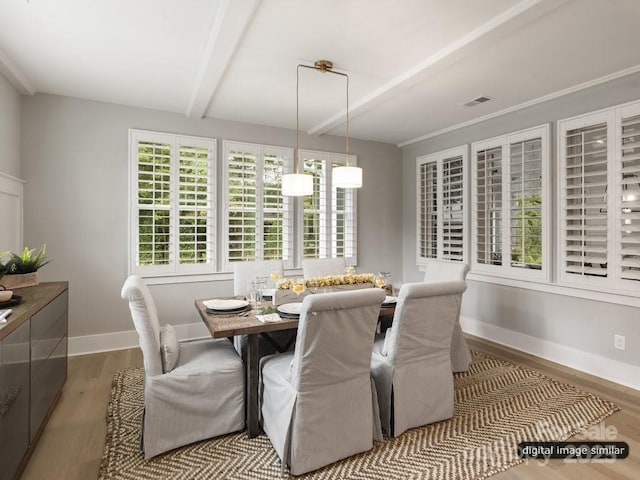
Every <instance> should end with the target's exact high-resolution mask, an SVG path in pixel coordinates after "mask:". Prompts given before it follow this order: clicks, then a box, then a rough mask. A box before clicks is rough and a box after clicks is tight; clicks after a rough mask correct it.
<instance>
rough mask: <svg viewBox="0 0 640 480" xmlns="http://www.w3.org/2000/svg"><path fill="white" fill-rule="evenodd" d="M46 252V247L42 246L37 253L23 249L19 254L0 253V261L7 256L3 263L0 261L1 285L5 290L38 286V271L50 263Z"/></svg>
mask: <svg viewBox="0 0 640 480" xmlns="http://www.w3.org/2000/svg"><path fill="white" fill-rule="evenodd" d="M46 251H47V246H46V245H43V246H42V248H40V250H38V251H37V252H36V249H35V248H33V249H29V247H24V250H23V251H22V253H21V254H17V253H14V252H2V253H0V259H2V258H5V257H7V255H8V256H9V257H8V259H7V260H5V261H4V263H3V262H2V261H0V278H1V281H2V285H3V286H4V287H6V288H7V289H12V288H21V287H31V286H33V285H38V284H39V283H40V278H39V275H38V269H40V268H41V267H43V266H44V265H46V264H47V263H49V262H50V260H47V255H46ZM3 275H4V276H3Z"/></svg>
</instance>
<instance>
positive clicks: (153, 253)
mask: <svg viewBox="0 0 640 480" xmlns="http://www.w3.org/2000/svg"><path fill="white" fill-rule="evenodd" d="M129 144H130V155H129V164H130V167H129V168H130V187H129V188H130V202H129V203H130V240H129V244H130V248H129V249H130V259H129V271H130V273H132V274H138V275H141V276H144V277H165V276H167V277H171V276H174V277H176V279H177V277H178V276H183V275H191V274H213V273H216V272H229V271H232V270H233V263H234V262H243V261H253V260H274V259H281V260H283V262H284V266H285V268H288V269H291V268H295V267H296V266H298V265H299V264H300V260H301V259H302V258H327V257H344V258H345V259H346V261H348V262H349V263H356V262H357V255H356V237H357V222H356V192H355V191H354V190H353V189H342V188H336V187H334V186H333V185H332V184H331V172H332V169H333V167H335V166H339V165H344V163H345V160H346V159H345V156H344V155H341V154H336V153H327V152H314V151H301V155H302V156H303V161H304V169H305V172H307V173H308V174H311V175H313V177H314V194H313V195H310V196H305V197H303V199H301V200H300V201H299V202H300V203H298V204H296V203H294V198H293V197H284V196H283V195H282V175H283V174H284V173H289V172H291V171H292V169H293V149H292V148H285V147H275V146H268V145H256V144H252V143H244V142H233V141H224V142H223V147H222V151H223V155H224V162H223V164H222V166H221V171H222V176H221V185H222V186H221V187H220V188H221V194H220V196H221V199H222V201H221V205H222V207H221V208H222V210H221V215H222V216H221V220H220V228H221V231H222V232H223V233H222V234H221V235H218V234H217V232H216V222H217V220H216V218H217V217H218V215H217V213H216V212H217V205H216V203H215V202H216V195H217V194H216V187H215V185H216V170H217V166H216V140H214V139H208V138H201V137H190V136H182V135H173V134H167V133H158V132H150V131H144V130H134V129H131V130H129ZM356 160H357V158H356V157H355V156H353V155H352V156H350V157H349V163H350V164H352V165H355V164H356ZM216 252H220V254H221V257H222V261H220V262H219V263H218V262H217V261H216ZM296 259H297V260H298V261H297V262H296ZM159 281H161V282H162V280H159ZM172 281H173V280H172ZM178 281H184V280H182V279H180V280H178Z"/></svg>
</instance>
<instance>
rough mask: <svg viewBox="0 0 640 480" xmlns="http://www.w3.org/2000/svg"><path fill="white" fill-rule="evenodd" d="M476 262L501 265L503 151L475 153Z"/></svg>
mask: <svg viewBox="0 0 640 480" xmlns="http://www.w3.org/2000/svg"><path fill="white" fill-rule="evenodd" d="M475 172H476V206H475V213H476V261H477V262H478V263H479V264H485V265H502V147H493V148H487V149H484V150H480V151H478V152H477V153H476V166H475Z"/></svg>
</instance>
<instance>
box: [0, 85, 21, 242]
mask: <svg viewBox="0 0 640 480" xmlns="http://www.w3.org/2000/svg"><path fill="white" fill-rule="evenodd" d="M0 172H3V173H7V174H9V175H11V176H13V177H18V178H20V177H21V176H22V169H21V163H20V93H18V91H17V90H16V89H15V88H13V86H12V85H11V84H10V83H9V82H8V81H7V80H6V79H5V78H4V77H3V76H2V75H1V74H0ZM1 248H2V247H1V246H0V249H1Z"/></svg>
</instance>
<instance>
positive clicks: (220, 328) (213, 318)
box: [195, 299, 395, 338]
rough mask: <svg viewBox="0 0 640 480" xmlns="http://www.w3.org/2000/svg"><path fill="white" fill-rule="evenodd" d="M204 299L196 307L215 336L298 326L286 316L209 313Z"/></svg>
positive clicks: (382, 311) (383, 310) (391, 309)
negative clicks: (263, 318)
mask: <svg viewBox="0 0 640 480" xmlns="http://www.w3.org/2000/svg"><path fill="white" fill-rule="evenodd" d="M204 301H206V300H204V299H201V300H195V305H196V309H197V310H198V313H199V314H200V317H201V318H202V320H203V321H204V323H205V325H206V326H207V328H208V329H209V333H211V336H212V337H213V338H226V337H232V336H234V335H249V334H251V333H263V332H275V331H278V330H288V329H290V328H298V319H297V318H284V319H282V320H280V321H279V322H268V323H263V322H261V321H260V320H258V319H257V318H256V317H255V315H253V314H250V315H247V316H238V315H236V314H224V315H223V314H213V313H208V312H207V308H206V307H205V306H204V303H203V302H204ZM268 306H273V305H271V303H270V302H263V308H266V307H268ZM394 311H395V306H391V307H382V308H380V316H381V317H385V316H388V315H393V312H394Z"/></svg>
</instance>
